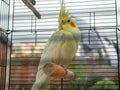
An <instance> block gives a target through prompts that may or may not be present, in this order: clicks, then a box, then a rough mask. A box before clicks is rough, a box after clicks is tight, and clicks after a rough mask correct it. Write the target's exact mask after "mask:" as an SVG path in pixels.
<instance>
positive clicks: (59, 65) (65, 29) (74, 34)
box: [31, 0, 80, 90]
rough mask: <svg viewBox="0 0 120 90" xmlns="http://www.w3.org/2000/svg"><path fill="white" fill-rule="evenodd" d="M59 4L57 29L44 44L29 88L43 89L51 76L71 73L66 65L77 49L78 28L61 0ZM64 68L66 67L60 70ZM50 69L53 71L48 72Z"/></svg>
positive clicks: (59, 76)
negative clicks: (36, 70) (32, 83)
mask: <svg viewBox="0 0 120 90" xmlns="http://www.w3.org/2000/svg"><path fill="white" fill-rule="evenodd" d="M60 5H61V6H60V7H61V9H60V14H59V17H58V22H59V25H58V30H57V31H56V32H54V33H53V34H52V36H51V38H50V39H49V40H48V42H47V44H46V46H45V49H44V51H43V54H42V56H41V59H40V64H39V67H38V72H37V75H36V81H35V83H34V85H33V86H32V88H31V90H44V88H45V87H46V85H47V82H49V81H50V80H51V78H64V77H68V78H69V75H67V74H71V73H72V72H71V71H70V70H68V69H67V67H68V66H69V64H70V63H71V61H72V59H73V57H74V56H75V53H76V51H77V49H78V45H79V42H80V30H79V28H78V25H77V23H76V20H75V19H74V18H73V17H71V16H70V15H69V13H68V12H67V11H66V8H65V3H64V1H63V0H60ZM46 66H47V67H46ZM54 68H55V69H54ZM64 68H66V69H65V70H62V69H64ZM53 69H54V70H53ZM51 70H53V71H52V72H50V71H51ZM62 71H64V72H62Z"/></svg>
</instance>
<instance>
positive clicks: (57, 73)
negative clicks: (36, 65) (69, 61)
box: [43, 63, 76, 80]
mask: <svg viewBox="0 0 120 90" xmlns="http://www.w3.org/2000/svg"><path fill="white" fill-rule="evenodd" d="M43 70H44V73H46V74H47V75H49V76H51V77H53V78H67V79H70V80H74V79H75V77H76V75H75V73H74V72H72V71H70V70H68V69H65V68H64V67H62V66H60V65H57V64H53V63H50V64H46V65H45V66H44V68H43Z"/></svg>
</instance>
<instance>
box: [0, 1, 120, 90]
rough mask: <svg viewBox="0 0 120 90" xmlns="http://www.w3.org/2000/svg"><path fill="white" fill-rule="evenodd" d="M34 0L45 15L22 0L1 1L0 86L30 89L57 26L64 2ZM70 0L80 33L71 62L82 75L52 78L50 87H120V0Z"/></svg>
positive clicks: (77, 89) (72, 89)
mask: <svg viewBox="0 0 120 90" xmlns="http://www.w3.org/2000/svg"><path fill="white" fill-rule="evenodd" d="M31 1H34V0H31ZM35 1H36V4H35V5H34V7H35V8H36V9H37V10H38V11H39V12H40V13H41V15H42V19H37V18H36V17H35V16H34V14H33V13H32V12H31V10H30V9H28V8H27V7H26V6H25V4H24V3H23V2H22V0H1V1H0V7H1V8H0V41H1V43H0V90H30V88H31V86H32V84H33V83H34V81H35V76H36V72H37V68H38V64H39V62H40V57H41V54H42V52H43V50H44V47H45V45H46V42H47V40H48V39H49V37H50V36H51V35H52V33H53V32H54V31H56V30H57V25H58V22H57V18H58V15H59V7H60V5H59V0H35ZM65 1H66V7H67V9H68V12H69V13H70V15H71V16H73V17H75V18H76V20H77V23H78V26H79V28H80V31H81V41H80V45H79V47H78V51H77V53H76V55H75V57H74V59H73V62H72V63H71V64H70V66H69V68H70V69H71V70H73V71H74V72H75V73H76V75H77V77H76V79H75V80H74V81H69V80H63V81H62V82H61V80H59V79H56V80H51V81H50V83H49V85H48V87H47V88H46V90H61V88H63V89H64V90H111V89H112V90H119V85H120V83H119V70H120V69H119V60H120V58H119V57H120V39H119V38H120V29H119V27H120V6H119V5H118V3H120V1H119V0H74V1H73V0H65ZM61 83H63V85H61Z"/></svg>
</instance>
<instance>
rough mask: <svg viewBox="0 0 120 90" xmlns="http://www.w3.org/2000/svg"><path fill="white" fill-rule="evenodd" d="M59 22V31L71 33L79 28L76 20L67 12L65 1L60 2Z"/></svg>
mask: <svg viewBox="0 0 120 90" xmlns="http://www.w3.org/2000/svg"><path fill="white" fill-rule="evenodd" d="M58 22H59V25H58V30H65V31H71V30H73V29H76V28H77V23H76V20H75V19H74V18H73V17H71V16H70V15H69V13H68V12H67V10H66V7H65V3H64V0H60V14H59V17H58Z"/></svg>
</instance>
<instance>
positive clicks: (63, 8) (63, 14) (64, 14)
mask: <svg viewBox="0 0 120 90" xmlns="http://www.w3.org/2000/svg"><path fill="white" fill-rule="evenodd" d="M68 17H69V14H68V12H67V11H66V6H65V2H64V0H60V14H59V18H58V21H60V20H64V19H65V18H68Z"/></svg>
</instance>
